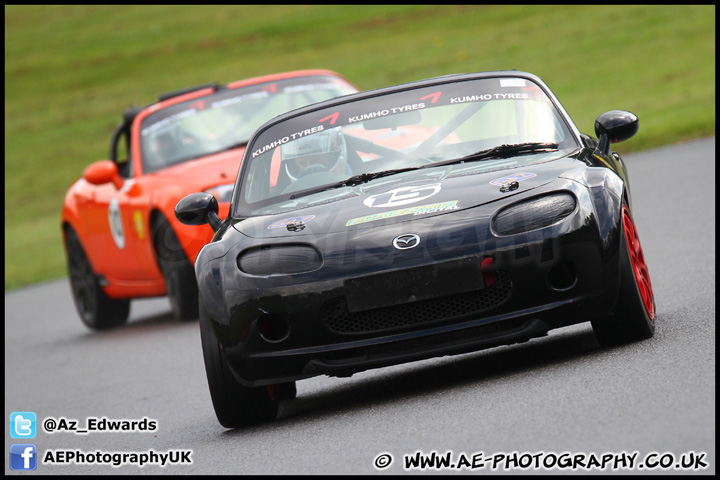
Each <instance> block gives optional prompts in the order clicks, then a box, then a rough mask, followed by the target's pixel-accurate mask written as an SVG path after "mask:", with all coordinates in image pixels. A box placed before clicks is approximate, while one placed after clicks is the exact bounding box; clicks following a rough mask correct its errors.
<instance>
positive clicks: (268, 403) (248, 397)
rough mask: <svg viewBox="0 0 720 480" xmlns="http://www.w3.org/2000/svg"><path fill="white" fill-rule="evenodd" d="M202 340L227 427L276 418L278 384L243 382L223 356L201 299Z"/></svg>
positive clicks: (212, 388) (217, 410) (210, 379)
mask: <svg viewBox="0 0 720 480" xmlns="http://www.w3.org/2000/svg"><path fill="white" fill-rule="evenodd" d="M198 303H200V305H201V307H200V340H201V342H202V350H203V358H204V360H205V373H206V374H207V379H208V386H209V387H210V397H211V398H212V402H213V407H214V408H215V415H216V416H217V419H218V421H219V422H220V424H221V425H222V426H223V427H226V428H239V427H245V426H248V425H252V424H255V423H260V422H268V421H272V420H274V419H275V417H276V416H277V412H278V403H279V402H278V400H279V396H278V393H279V392H277V390H276V388H275V386H274V385H268V386H261V387H246V386H244V385H241V384H240V382H238V381H237V380H236V379H235V377H234V376H233V374H232V372H230V369H229V367H228V365H227V363H226V362H225V359H224V358H223V357H222V354H221V352H220V343H219V342H218V340H217V338H215V334H214V333H213V331H212V328H211V327H210V321H209V319H208V317H207V314H206V312H205V308H204V307H202V302H201V301H199V302H198Z"/></svg>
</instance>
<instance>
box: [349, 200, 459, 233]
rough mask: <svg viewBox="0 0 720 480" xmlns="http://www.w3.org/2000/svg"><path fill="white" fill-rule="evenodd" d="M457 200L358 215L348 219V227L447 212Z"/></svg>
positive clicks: (452, 208) (453, 207) (453, 208)
mask: <svg viewBox="0 0 720 480" xmlns="http://www.w3.org/2000/svg"><path fill="white" fill-rule="evenodd" d="M457 204H458V201H457V200H452V201H449V202H439V203H429V204H427V205H419V206H416V207H408V208H401V209H399V210H392V211H389V212H382V213H375V214H373V215H365V216H364V217H357V218H353V219H350V220H348V221H347V223H346V224H345V226H346V227H349V226H351V225H359V224H361V223H368V222H374V221H376V220H384V219H386V218H395V217H402V216H405V215H425V214H427V213H436V212H445V211H448V210H455V209H457V208H458V207H457Z"/></svg>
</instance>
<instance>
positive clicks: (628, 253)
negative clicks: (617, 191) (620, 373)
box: [592, 204, 655, 347]
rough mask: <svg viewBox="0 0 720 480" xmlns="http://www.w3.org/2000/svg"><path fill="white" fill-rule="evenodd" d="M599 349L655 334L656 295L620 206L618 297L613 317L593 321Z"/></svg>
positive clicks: (625, 211)
mask: <svg viewBox="0 0 720 480" xmlns="http://www.w3.org/2000/svg"><path fill="white" fill-rule="evenodd" d="M592 327H593V332H594V333H595V338H597V341H598V343H600V345H601V346H604V347H605V346H613V345H618V344H622V343H628V342H634V341H638V340H644V339H646V338H650V337H652V336H653V335H654V334H655V296H654V294H653V290H652V283H651V282H650V274H649V272H648V268H647V264H646V263H645V257H644V255H643V251H642V246H641V245H640V238H639V237H638V234H637V229H636V227H635V222H634V221H633V219H632V216H631V215H630V210H629V209H628V208H627V206H626V205H625V204H623V206H622V232H621V235H620V294H619V297H618V301H617V304H616V307H615V311H614V313H613V315H611V316H610V317H608V318H603V319H598V320H594V321H593V322H592Z"/></svg>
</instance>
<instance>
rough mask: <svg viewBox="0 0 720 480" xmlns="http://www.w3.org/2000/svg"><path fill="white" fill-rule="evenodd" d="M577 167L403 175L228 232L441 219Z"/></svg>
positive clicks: (269, 234)
mask: <svg viewBox="0 0 720 480" xmlns="http://www.w3.org/2000/svg"><path fill="white" fill-rule="evenodd" d="M577 163H578V160H577V159H576V158H574V157H564V158H561V159H557V160H552V161H548V162H544V163H537V164H531V165H525V166H522V167H518V168H511V169H508V168H503V169H500V170H491V171H481V172H480V173H478V170H477V169H474V170H465V171H464V172H463V171H460V170H459V169H457V168H452V167H449V166H448V167H438V168H434V169H431V170H419V171H414V172H408V173H403V174H399V175H396V176H392V177H385V178H382V179H378V180H375V181H372V182H369V183H365V184H362V185H358V186H355V187H344V188H343V189H342V191H339V190H338V191H337V194H338V196H336V197H335V199H333V200H331V201H325V202H320V203H317V204H311V205H310V206H308V207H304V208H300V209H294V210H289V211H284V212H280V213H277V214H273V215H262V216H257V217H251V218H249V219H246V220H243V221H241V222H237V223H235V224H234V227H235V228H236V229H237V230H238V231H239V232H241V233H242V234H244V235H247V236H249V237H252V238H273V237H287V236H288V235H292V237H293V238H298V237H299V236H302V235H308V234H309V235H318V234H325V233H336V232H342V231H349V230H352V229H364V228H372V227H380V226H383V225H392V224H397V223H401V222H408V221H410V220H414V219H415V220H416V219H418V218H428V217H433V216H437V215H446V214H451V213H453V212H457V211H461V210H466V209H468V208H473V207H477V206H480V205H485V204H490V203H493V202H497V201H499V200H504V199H507V198H509V197H513V196H517V195H522V194H524V193H526V192H529V191H532V190H533V189H536V188H538V187H540V186H543V185H546V184H548V183H550V182H552V181H554V180H556V179H557V178H558V177H560V176H562V174H563V173H564V172H566V171H568V170H572V169H573V168H574V167H575V166H576V165H577Z"/></svg>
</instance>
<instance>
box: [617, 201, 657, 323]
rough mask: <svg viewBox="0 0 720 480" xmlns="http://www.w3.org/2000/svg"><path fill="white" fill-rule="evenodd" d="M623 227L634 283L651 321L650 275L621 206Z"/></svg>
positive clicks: (651, 296)
mask: <svg viewBox="0 0 720 480" xmlns="http://www.w3.org/2000/svg"><path fill="white" fill-rule="evenodd" d="M622 213H623V227H624V228H625V240H626V241H627V246H628V251H629V253H630V264H631V265H632V269H633V273H634V274H635V283H637V286H638V290H640V297H641V298H642V301H643V304H644V305H645V310H646V311H647V313H648V316H649V317H650V318H651V319H654V318H655V302H654V299H655V296H654V295H653V289H652V283H650V273H649V272H648V268H647V264H646V263H645V255H643V251H642V246H641V245H640V238H639V237H638V234H637V230H636V229H635V223H633V221H632V218H631V217H630V211H629V210H628V208H627V207H626V206H625V205H623V211H622Z"/></svg>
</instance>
